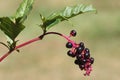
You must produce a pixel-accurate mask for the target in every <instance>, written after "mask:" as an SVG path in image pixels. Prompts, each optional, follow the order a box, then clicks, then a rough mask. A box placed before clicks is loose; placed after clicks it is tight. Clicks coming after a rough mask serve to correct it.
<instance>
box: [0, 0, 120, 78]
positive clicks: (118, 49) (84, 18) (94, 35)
mask: <svg viewBox="0 0 120 80" xmlns="http://www.w3.org/2000/svg"><path fill="white" fill-rule="evenodd" d="M21 1H22V0H0V16H1V17H2V16H11V15H14V14H15V11H16V9H17V8H18V6H19V4H20V3H21ZM81 3H84V4H92V5H93V6H94V7H95V8H96V9H97V10H98V13H97V14H94V13H87V14H82V15H79V16H76V17H74V18H72V19H70V21H69V22H67V21H65V22H62V23H60V24H58V25H56V26H55V27H53V28H51V29H50V30H49V31H57V32H60V33H64V34H66V35H69V32H70V31H71V30H72V29H75V30H77V33H78V34H77V36H76V37H75V38H73V40H75V41H76V42H78V43H79V42H81V41H83V42H84V43H85V46H86V47H88V48H90V50H91V56H93V57H94V58H95V63H94V65H93V71H92V73H91V76H89V77H84V76H83V73H84V71H81V70H79V68H78V66H77V65H75V64H74V59H72V58H70V57H68V56H67V51H68V49H66V47H65V44H66V40H65V39H63V38H61V37H59V36H56V35H49V36H46V37H45V38H44V39H43V40H42V41H38V42H35V43H32V44H30V45H28V46H25V47H23V48H21V49H20V51H21V52H20V53H17V52H13V53H12V54H11V55H10V56H9V57H7V58H6V59H5V60H4V61H3V62H1V63H0V80H119V78H120V77H119V76H120V63H119V61H120V10H119V9H120V2H119V1H118V0H114V1H112V0H35V2H34V6H33V10H32V12H31V14H30V15H29V17H28V19H27V21H26V22H25V25H26V26H27V27H26V28H25V30H24V31H22V32H21V34H20V35H19V36H18V37H17V39H19V40H20V41H19V43H18V44H20V43H22V42H25V41H27V40H29V39H32V38H34V37H37V36H39V35H40V34H41V33H42V30H41V29H40V27H38V24H40V23H41V20H40V17H39V13H41V14H43V15H44V16H48V15H49V14H50V13H52V12H54V11H56V10H60V9H62V8H64V7H65V6H72V5H76V4H81ZM0 41H3V42H6V38H5V37H4V34H3V32H1V31H0ZM6 52H7V49H6V48H5V47H4V46H2V45H0V55H2V54H4V53H6Z"/></svg>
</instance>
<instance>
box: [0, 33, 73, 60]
mask: <svg viewBox="0 0 120 80" xmlns="http://www.w3.org/2000/svg"><path fill="white" fill-rule="evenodd" d="M48 34H56V35H59V36H62V37H63V38H65V39H66V40H67V41H70V42H74V41H72V40H70V38H69V37H68V36H66V35H63V34H61V33H58V32H46V33H44V34H42V35H40V36H39V37H37V38H34V39H31V40H29V41H27V42H24V43H22V44H20V45H18V46H16V47H15V48H14V49H13V50H12V51H8V52H7V53H5V54H4V55H3V56H1V57H0V62H2V61H3V60H4V59H5V58H6V57H7V56H8V55H10V54H11V53H12V52H13V51H15V50H17V49H19V48H21V47H24V46H26V45H28V44H31V43H33V42H36V41H38V40H42V39H43V37H44V36H45V35H48ZM73 44H74V43H73Z"/></svg>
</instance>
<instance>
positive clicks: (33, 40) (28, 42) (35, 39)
mask: <svg viewBox="0 0 120 80" xmlns="http://www.w3.org/2000/svg"><path fill="white" fill-rule="evenodd" d="M38 40H40V38H39V37H37V38H34V39H32V40H29V41H27V42H25V43H22V44H20V45H18V46H16V47H15V50H16V49H18V48H21V47H23V46H26V45H28V44H30V43H32V42H35V41H38Z"/></svg>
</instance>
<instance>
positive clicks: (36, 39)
mask: <svg viewBox="0 0 120 80" xmlns="http://www.w3.org/2000/svg"><path fill="white" fill-rule="evenodd" d="M38 40H41V39H40V38H39V37H37V38H34V39H31V40H29V41H27V42H25V43H22V44H20V45H18V46H16V47H15V49H14V50H16V49H18V48H21V47H23V46H26V45H28V44H30V43H33V42H35V41H38ZM14 50H12V51H8V52H7V53H6V54H4V55H3V56H2V57H0V62H2V61H3V60H4V59H5V58H6V57H7V56H8V55H9V54H11V53H12V52H13V51H14Z"/></svg>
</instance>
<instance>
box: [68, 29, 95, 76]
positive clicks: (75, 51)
mask: <svg viewBox="0 0 120 80" xmlns="http://www.w3.org/2000/svg"><path fill="white" fill-rule="evenodd" d="M76 34H77V32H76V31H75V30H72V31H71V32H70V36H69V38H70V37H71V36H73V37H75V36H76ZM66 47H67V48H69V49H70V50H69V51H68V52H67V55H68V56H70V57H73V58H76V59H75V61H74V63H75V64H76V65H78V66H79V68H80V69H81V70H84V71H86V73H85V74H84V75H85V76H86V75H90V72H91V71H92V64H93V63H94V58H93V57H91V56H90V50H89V49H88V48H86V47H85V45H84V43H83V42H80V43H79V44H77V43H75V42H74V41H72V40H68V42H67V43H66Z"/></svg>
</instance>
